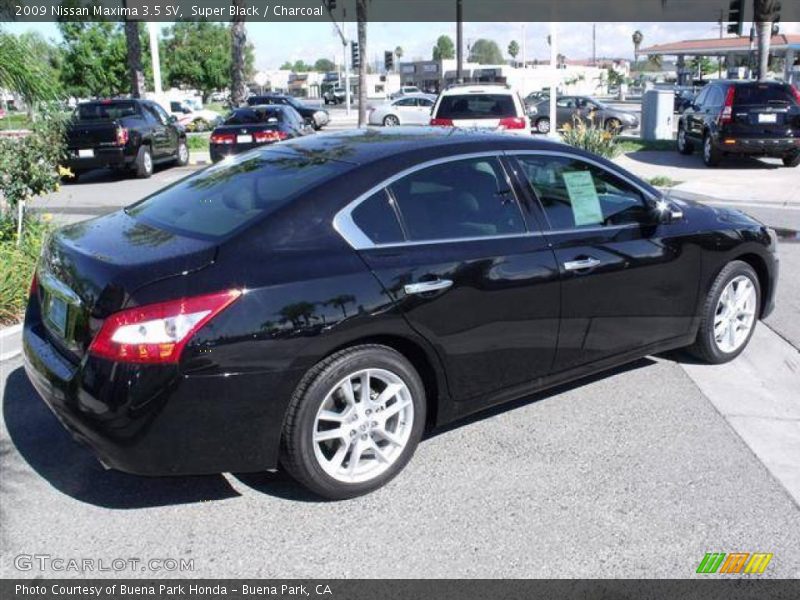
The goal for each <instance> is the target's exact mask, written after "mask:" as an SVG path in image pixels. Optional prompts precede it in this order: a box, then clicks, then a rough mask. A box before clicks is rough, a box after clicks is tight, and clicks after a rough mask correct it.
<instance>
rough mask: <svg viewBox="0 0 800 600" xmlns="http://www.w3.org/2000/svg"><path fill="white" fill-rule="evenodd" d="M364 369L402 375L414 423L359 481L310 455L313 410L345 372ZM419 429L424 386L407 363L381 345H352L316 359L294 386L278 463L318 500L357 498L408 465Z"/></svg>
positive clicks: (422, 408)
mask: <svg viewBox="0 0 800 600" xmlns="http://www.w3.org/2000/svg"><path fill="white" fill-rule="evenodd" d="M367 368H370V369H373V368H374V369H385V370H387V371H391V372H392V373H394V374H396V375H397V376H399V377H400V378H401V379H402V381H403V382H404V383H405V384H406V386H407V387H408V389H409V391H410V393H411V397H412V401H413V406H414V421H413V424H412V427H411V434H410V437H409V440H408V442H407V444H406V446H405V447H404V448H403V450H402V451H401V454H400V455H399V456H398V457H397V459H396V460H395V462H394V463H393V464H392V465H391V466H390V467H389V468H388V469H387V470H386V471H384V472H382V473H380V474H378V475H376V476H375V477H374V478H372V479H370V480H367V481H364V482H360V483H349V482H342V481H339V480H337V479H334V478H333V477H332V476H331V475H329V474H328V473H326V472H325V471H324V470H323V468H322V466H321V465H320V464H319V462H318V461H317V459H316V457H315V454H314V442H313V439H312V434H313V431H314V426H315V425H314V424H315V420H316V415H317V411H318V410H319V407H320V405H321V404H322V402H324V400H325V398H326V396H327V394H328V393H329V392H330V391H331V389H332V388H333V387H334V386H335V385H336V384H337V383H338V382H340V381H341V380H342V379H343V378H346V377H347V376H348V375H349V374H350V373H355V372H357V371H359V370H361V369H367ZM424 427H425V388H424V386H423V384H422V380H421V379H420V377H419V374H418V373H417V371H416V370H415V369H414V367H413V366H412V365H411V363H409V362H408V360H406V358H405V357H404V356H403V355H401V354H400V353H399V352H397V351H395V350H393V349H392V348H389V347H387V346H380V345H373V344H370V345H362V346H354V347H352V348H347V349H345V350H342V351H340V352H337V353H335V354H333V355H331V356H329V357H328V358H326V359H325V360H323V361H321V362H319V363H317V364H316V365H315V366H314V367H313V368H312V369H311V370H309V371H308V373H306V375H305V377H303V379H302V381H301V382H300V384H299V385H298V386H297V389H296V390H295V392H294V394H293V395H292V399H291V401H290V403H289V408H288V409H287V413H286V418H285V420H284V423H283V432H282V435H281V464H282V466H283V467H284V468H285V469H286V470H287V471H288V472H289V474H290V475H291V476H292V477H294V479H296V480H297V481H298V482H299V483H300V484H302V485H303V486H305V487H307V488H308V489H309V490H311V491H312V492H314V493H315V494H318V495H320V496H322V497H324V498H328V499H331V500H344V499H346V498H353V497H356V496H361V495H363V494H367V493H369V492H372V491H373V490H376V489H378V488H379V487H381V486H383V485H385V484H386V483H388V482H389V481H390V480H391V479H392V478H394V477H395V476H396V475H397V474H398V473H399V472H400V471H401V470H402V469H403V467H405V466H406V464H408V461H409V460H410V459H411V457H412V456H413V454H414V451H415V450H416V447H417V445H418V444H419V440H420V438H421V437H422V433H423V430H424Z"/></svg>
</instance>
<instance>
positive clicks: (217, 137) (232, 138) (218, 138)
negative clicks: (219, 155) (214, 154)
mask: <svg viewBox="0 0 800 600" xmlns="http://www.w3.org/2000/svg"><path fill="white" fill-rule="evenodd" d="M211 143H212V144H235V143H236V135H234V134H233V133H213V134H211Z"/></svg>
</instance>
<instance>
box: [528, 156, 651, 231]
mask: <svg viewBox="0 0 800 600" xmlns="http://www.w3.org/2000/svg"><path fill="white" fill-rule="evenodd" d="M517 160H518V161H519V164H520V167H521V170H522V174H523V176H524V178H525V179H527V181H528V183H529V184H530V186H531V189H532V190H533V192H534V194H535V195H536V197H537V199H538V200H539V203H540V204H541V206H542V210H543V211H544V213H545V215H546V217H547V220H548V222H549V224H550V227H551V228H552V229H556V230H564V229H580V228H585V227H601V226H609V227H610V226H615V225H628V224H635V223H639V224H650V223H652V222H653V220H652V213H651V210H650V208H649V206H648V203H647V200H646V199H645V197H644V195H643V194H642V192H641V191H639V190H638V189H637V188H636V187H635V186H633V185H631V184H629V183H628V182H626V181H625V180H623V179H622V178H620V177H618V176H617V175H615V174H614V173H612V172H610V171H607V170H606V169H603V168H600V167H597V166H595V165H593V164H590V163H587V162H584V161H582V160H580V159H578V158H570V157H566V156H548V155H541V156H536V155H522V156H517Z"/></svg>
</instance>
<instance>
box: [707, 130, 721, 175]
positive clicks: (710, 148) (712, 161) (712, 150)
mask: <svg viewBox="0 0 800 600" xmlns="http://www.w3.org/2000/svg"><path fill="white" fill-rule="evenodd" d="M721 160H722V152H720V150H719V149H718V148H717V147H715V146H714V139H713V138H712V137H711V134H710V133H709V132H706V134H705V135H704V136H703V162H704V163H705V165H706V166H707V167H718V166H719V163H720V161H721Z"/></svg>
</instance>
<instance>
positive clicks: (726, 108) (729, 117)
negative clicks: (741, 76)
mask: <svg viewBox="0 0 800 600" xmlns="http://www.w3.org/2000/svg"><path fill="white" fill-rule="evenodd" d="M735 92H736V88H735V87H734V86H730V87H729V88H728V91H727V93H726V94H725V104H723V105H722V112H721V113H719V124H720V125H728V124H729V123H733V95H734V93H735Z"/></svg>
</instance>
